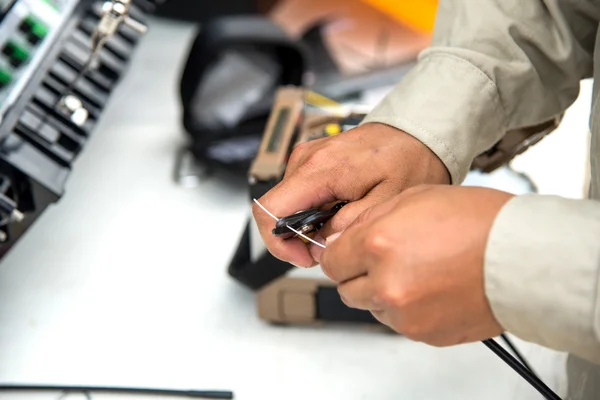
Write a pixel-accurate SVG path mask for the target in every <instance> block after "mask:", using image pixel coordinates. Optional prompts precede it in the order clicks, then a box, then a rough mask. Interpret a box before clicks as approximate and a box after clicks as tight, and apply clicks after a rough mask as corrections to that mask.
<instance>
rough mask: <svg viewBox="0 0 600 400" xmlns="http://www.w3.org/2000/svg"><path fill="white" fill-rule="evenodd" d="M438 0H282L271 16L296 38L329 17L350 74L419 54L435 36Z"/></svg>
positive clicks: (328, 37) (334, 46)
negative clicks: (434, 27)
mask: <svg viewBox="0 0 600 400" xmlns="http://www.w3.org/2000/svg"><path fill="white" fill-rule="evenodd" d="M436 9H437V0H280V1H279V2H277V4H276V5H275V6H274V7H273V8H272V9H271V10H270V12H269V15H270V17H271V18H272V19H273V20H274V21H275V22H277V23H278V24H279V25H280V26H281V27H282V28H283V29H284V30H286V31H287V32H288V34H290V35H292V36H294V37H296V36H298V35H301V34H302V33H304V32H305V31H306V30H307V29H308V28H309V27H311V26H312V25H313V24H315V23H316V22H318V21H320V20H322V19H323V18H325V17H327V18H328V20H329V21H332V20H333V22H332V23H330V24H329V25H328V26H327V28H326V29H325V31H324V39H325V43H326V45H327V47H328V49H329V50H330V52H331V54H332V56H333V58H334V60H335V62H336V64H337V65H338V68H339V69H340V70H341V72H342V73H343V74H345V75H353V74H357V73H361V72H366V71H369V70H373V69H379V68H385V67H389V66H391V65H397V64H401V63H405V62H409V61H412V60H414V59H416V57H417V55H418V54H419V52H421V51H422V50H423V49H425V48H426V47H427V46H428V45H429V43H430V40H431V33H432V30H433V25H434V21H435V12H436Z"/></svg>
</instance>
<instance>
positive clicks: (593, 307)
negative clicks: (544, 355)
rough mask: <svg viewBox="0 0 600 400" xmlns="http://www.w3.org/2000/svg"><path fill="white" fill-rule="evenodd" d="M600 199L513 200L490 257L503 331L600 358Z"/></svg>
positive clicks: (493, 300)
mask: <svg viewBox="0 0 600 400" xmlns="http://www.w3.org/2000/svg"><path fill="white" fill-rule="evenodd" d="M599 270H600V203H599V202H596V201H591V200H571V199H564V198H560V197H555V196H539V195H526V196H520V197H514V198H513V199H512V200H510V201H509V202H508V203H507V205H506V206H505V207H504V208H503V209H502V211H501V212H500V214H499V215H498V217H497V219H496V221H495V223H494V226H493V228H492V231H491V233H490V236H489V239H488V244H487V249H486V254H485V289H486V294H487V297H488V300H489V302H490V306H491V308H492V311H493V313H494V315H495V317H496V319H497V320H498V322H499V323H500V324H501V325H502V326H503V327H504V329H505V330H506V331H508V332H510V333H513V334H515V335H516V336H519V337H521V338H522V339H524V340H527V341H530V342H534V343H537V344H540V345H542V346H545V347H548V348H552V349H555V350H558V351H565V352H569V353H572V354H575V355H577V356H579V357H581V358H584V359H588V360H591V361H593V362H600V334H599V333H600V310H599V309H598V307H599V305H600V297H599V296H600V294H599V293H598V281H599V277H598V274H599Z"/></svg>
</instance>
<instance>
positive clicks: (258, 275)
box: [228, 222, 293, 290]
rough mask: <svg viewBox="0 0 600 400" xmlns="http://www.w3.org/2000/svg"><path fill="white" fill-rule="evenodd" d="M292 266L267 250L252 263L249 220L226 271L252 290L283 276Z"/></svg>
mask: <svg viewBox="0 0 600 400" xmlns="http://www.w3.org/2000/svg"><path fill="white" fill-rule="evenodd" d="M292 268H293V266H292V265H290V264H288V263H285V262H283V261H280V260H278V259H276V258H275V257H273V256H272V255H271V254H270V253H269V252H265V254H264V255H263V256H262V257H260V258H259V259H258V261H257V262H255V263H253V262H252V260H251V257H250V222H248V224H247V225H246V229H245V230H244V234H243V235H242V238H241V240H240V244H239V245H238V248H237V250H236V251H235V254H234V255H233V259H232V260H231V263H230V264H229V268H228V272H229V275H230V276H231V277H233V278H234V279H236V280H237V281H238V282H240V283H242V284H243V285H245V286H247V287H249V288H250V289H253V290H258V289H260V288H261V287H263V286H265V285H266V284H268V283H270V282H272V281H274V280H275V279H277V278H279V277H282V276H284V275H285V274H286V273H287V272H288V271H290V270H291V269H292Z"/></svg>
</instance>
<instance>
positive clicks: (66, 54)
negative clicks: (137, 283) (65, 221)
mask: <svg viewBox="0 0 600 400" xmlns="http://www.w3.org/2000/svg"><path fill="white" fill-rule="evenodd" d="M156 3H158V2H157V1H152V0H106V1H95V0H16V1H3V2H1V3H0V12H1V17H0V18H1V19H0V258H1V257H2V256H3V255H4V254H5V253H6V252H7V251H8V250H9V249H10V248H11V246H12V245H13V244H14V243H15V242H16V241H17V240H18V239H19V238H20V237H21V236H22V235H23V234H24V233H25V232H26V231H27V229H29V227H30V226H31V225H32V224H33V223H34V222H35V220H36V219H37V218H38V217H39V215H40V214H41V213H42V212H43V211H44V210H45V209H46V208H47V207H48V206H49V205H50V204H52V203H54V202H56V201H58V200H59V199H60V197H61V196H62V195H63V191H64V185H65V182H66V180H67V179H68V176H69V174H70V172H71V169H72V168H73V163H74V161H75V160H76V159H77V157H78V156H79V154H80V153H81V152H82V151H83V149H84V148H85V145H86V143H87V140H88V138H89V137H90V135H91V134H92V133H93V131H94V129H95V127H96V124H97V122H98V120H99V119H100V118H101V116H102V113H103V110H104V108H105V107H106V105H107V103H108V101H109V100H110V95H111V93H112V92H113V90H114V89H115V87H116V86H117V85H118V84H119V82H120V80H121V79H122V78H123V76H124V75H125V72H126V70H127V67H128V65H129V63H130V61H131V57H132V55H133V54H134V53H135V49H136V47H137V45H138V43H139V40H140V39H141V37H142V36H143V33H144V32H145V28H146V26H145V22H146V19H147V17H148V16H149V14H151V13H152V12H153V11H154V8H155V6H156Z"/></svg>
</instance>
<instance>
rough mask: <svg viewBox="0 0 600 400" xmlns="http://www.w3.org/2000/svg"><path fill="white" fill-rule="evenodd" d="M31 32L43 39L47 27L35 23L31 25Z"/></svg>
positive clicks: (46, 32) (46, 33)
mask: <svg viewBox="0 0 600 400" xmlns="http://www.w3.org/2000/svg"><path fill="white" fill-rule="evenodd" d="M31 34H32V35H34V36H35V37H36V38H38V39H43V38H45V37H46V36H47V35H48V28H46V26H45V25H43V24H41V23H36V24H34V25H33V26H32V27H31Z"/></svg>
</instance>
